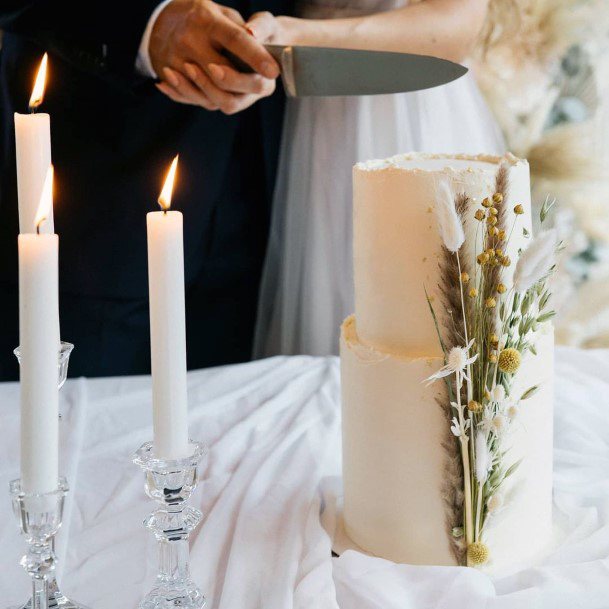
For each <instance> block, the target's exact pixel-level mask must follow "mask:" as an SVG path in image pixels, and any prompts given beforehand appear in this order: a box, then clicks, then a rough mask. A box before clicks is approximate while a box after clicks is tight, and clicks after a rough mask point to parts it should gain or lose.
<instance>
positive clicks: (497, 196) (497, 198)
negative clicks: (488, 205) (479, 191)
mask: <svg viewBox="0 0 609 609" xmlns="http://www.w3.org/2000/svg"><path fill="white" fill-rule="evenodd" d="M493 203H503V195H502V194H501V193H500V192H496V193H495V194H494V195H493Z"/></svg>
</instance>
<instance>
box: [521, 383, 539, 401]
mask: <svg viewBox="0 0 609 609" xmlns="http://www.w3.org/2000/svg"><path fill="white" fill-rule="evenodd" d="M538 391H539V385H533V386H532V387H529V388H528V389H527V390H526V391H525V392H524V393H523V394H522V395H521V396H520V399H521V400H528V399H529V398H532V397H533V396H534V395H535V394H536V393H537V392H538Z"/></svg>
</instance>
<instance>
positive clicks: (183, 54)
mask: <svg viewBox="0 0 609 609" xmlns="http://www.w3.org/2000/svg"><path fill="white" fill-rule="evenodd" d="M169 7H174V10H175V9H178V8H179V9H181V11H180V12H177V10H176V11H175V13H171V12H169V13H166V11H167V9H165V10H163V12H162V13H161V15H160V16H159V19H158V20H157V23H156V24H155V28H154V30H153V34H152V37H151V60H152V62H153V65H154V67H155V69H156V70H157V73H158V74H159V76H160V77H162V78H163V81H162V82H161V83H159V84H157V88H158V89H159V90H160V91H161V92H162V93H164V94H165V95H167V96H168V97H169V98H171V99H172V100H174V101H176V102H179V103H184V104H193V105H197V106H201V107H203V108H205V109H207V110H220V111H221V112H223V113H225V114H235V113H236V112H240V111H241V110H244V109H245V108H247V107H249V106H251V105H252V104H253V103H255V102H256V101H257V100H258V99H260V98H262V97H266V96H268V95H271V94H272V93H273V91H274V90H275V77H276V76H277V74H278V73H279V70H278V66H277V64H276V63H275V62H274V60H272V58H270V59H271V62H268V61H265V56H266V57H270V56H269V55H268V53H267V51H266V50H265V49H264V47H263V46H262V42H261V40H263V39H268V37H269V36H270V35H271V33H272V29H273V24H274V18H273V17H272V16H271V15H270V14H266V13H264V14H258V15H255V16H254V18H252V20H251V22H252V24H253V25H254V28H256V30H258V34H255V35H252V32H249V30H248V28H247V26H246V25H245V23H244V21H243V19H242V18H241V16H240V15H239V13H237V12H236V11H234V10H233V9H230V8H227V7H224V6H222V5H219V4H215V3H213V2H211V1H209V0H198V1H194V2H188V1H185V0H181V1H180V2H175V0H174V2H171V3H170V4H169V5H168V7H167V8H169ZM193 7H194V8H193ZM180 28H182V29H184V32H183V35H179V36H176V30H177V29H180ZM165 30H166V31H165ZM178 33H179V32H178ZM191 34H192V35H191ZM202 34H206V35H207V38H206V37H205V36H203V37H202ZM258 36H261V37H262V38H260V39H259V38H258ZM167 40H177V41H178V43H177V45H171V48H167V47H168V46H169V45H168V44H167V42H166V41H167ZM154 42H158V44H156V45H155V44H153V43H154ZM180 45H181V46H180ZM174 46H175V47H176V48H173V47H174ZM153 47H154V49H155V51H156V52H153ZM182 47H184V48H182ZM223 49H227V50H229V51H231V52H232V53H233V54H235V55H236V56H238V57H239V58H240V59H242V60H244V61H246V62H247V63H249V64H250V65H251V66H252V67H253V68H254V69H256V70H257V72H256V73H253V74H243V73H240V72H238V71H237V70H235V69H234V68H232V67H231V66H230V62H229V60H228V59H227V58H226V57H224V56H223V55H222V53H221V51H222V50H223Z"/></svg>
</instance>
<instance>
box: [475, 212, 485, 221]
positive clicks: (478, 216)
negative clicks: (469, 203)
mask: <svg viewBox="0 0 609 609" xmlns="http://www.w3.org/2000/svg"><path fill="white" fill-rule="evenodd" d="M474 218H476V220H479V221H480V222H482V220H484V218H486V214H485V213H484V210H482V209H478V210H477V211H476V213H475V214H474Z"/></svg>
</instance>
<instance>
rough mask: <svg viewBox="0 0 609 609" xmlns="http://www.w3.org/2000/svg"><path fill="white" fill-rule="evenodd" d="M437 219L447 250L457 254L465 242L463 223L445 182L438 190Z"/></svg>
mask: <svg viewBox="0 0 609 609" xmlns="http://www.w3.org/2000/svg"><path fill="white" fill-rule="evenodd" d="M436 218H437V220H438V228H439V230H440V236H441V237H442V241H443V243H444V245H445V247H446V249H447V250H449V251H450V252H453V253H456V252H458V251H459V248H460V247H461V246H462V245H463V242H464V241H465V233H464V231H463V222H462V221H461V218H459V214H458V213H457V210H456V208H455V200H454V197H453V194H452V193H451V191H450V188H449V186H448V184H447V183H446V182H445V181H442V182H440V184H438V186H437V189H436Z"/></svg>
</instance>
